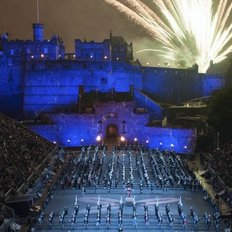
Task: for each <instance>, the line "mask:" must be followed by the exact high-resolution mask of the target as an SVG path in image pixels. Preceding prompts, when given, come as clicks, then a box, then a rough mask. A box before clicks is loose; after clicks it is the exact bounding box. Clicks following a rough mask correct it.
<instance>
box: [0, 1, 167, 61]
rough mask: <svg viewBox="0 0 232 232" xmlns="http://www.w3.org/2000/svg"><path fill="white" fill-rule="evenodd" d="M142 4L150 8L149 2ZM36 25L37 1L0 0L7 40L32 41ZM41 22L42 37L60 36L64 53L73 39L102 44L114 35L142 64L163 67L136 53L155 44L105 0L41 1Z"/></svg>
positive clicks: (71, 47) (153, 56)
mask: <svg viewBox="0 0 232 232" xmlns="http://www.w3.org/2000/svg"><path fill="white" fill-rule="evenodd" d="M143 2H145V3H147V4H149V3H150V5H151V0H144V1H143ZM34 22H36V0H0V33H2V32H8V33H9V36H10V39H23V40H26V39H32V24H33V23H34ZM40 22H41V23H43V24H44V25H45V37H46V39H50V38H51V36H52V35H53V34H54V33H55V34H59V35H60V36H61V37H62V39H63V40H64V43H65V47H66V51H67V52H74V40H75V39H81V40H83V39H86V40H87V41H90V40H94V41H96V42H101V41H103V40H104V39H106V38H109V34H110V30H111V31H112V33H113V35H116V36H123V37H124V38H125V39H126V41H127V42H133V48H134V58H135V59H136V58H138V59H139V60H140V61H141V62H142V63H143V64H146V62H149V64H150V65H153V66H157V64H158V63H161V65H162V64H164V63H165V62H167V61H165V60H161V58H159V57H158V56H156V54H155V53H154V52H147V53H138V54H136V51H138V50H140V49H146V48H156V46H157V43H156V42H155V41H154V39H152V38H151V37H150V36H149V35H148V34H147V33H146V32H145V31H144V30H143V29H142V28H141V27H139V26H137V25H136V24H134V23H132V22H130V21H129V20H128V18H127V17H126V16H125V15H123V14H121V13H119V12H118V11H117V10H116V9H115V8H113V7H112V6H110V5H108V4H106V3H105V2H104V0H40Z"/></svg>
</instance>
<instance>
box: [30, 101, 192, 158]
mask: <svg viewBox="0 0 232 232" xmlns="http://www.w3.org/2000/svg"><path fill="white" fill-rule="evenodd" d="M133 108H134V104H133V102H127V103H126V102H124V103H108V104H107V103H101V104H100V105H99V106H97V108H96V113H95V114H49V118H50V120H51V121H52V122H53V124H52V125H36V126H31V127H30V128H31V129H32V130H33V131H34V132H36V133H38V134H39V135H41V136H42V137H45V138H47V139H48V140H50V141H52V142H54V141H55V142H56V143H58V144H60V145H62V146H65V147H76V146H83V145H94V144H97V142H96V137H97V135H99V134H100V135H101V136H102V138H106V136H107V132H106V131H107V127H108V126H109V125H112V124H113V125H116V126H117V128H118V136H119V137H120V136H121V135H123V136H124V137H125V138H126V141H127V142H128V143H133V142H134V138H137V140H138V142H139V143H146V141H149V147H150V148H155V149H156V148H158V149H162V150H166V149H167V150H171V149H173V150H174V151H176V152H178V153H192V152H193V151H194V145H195V139H196V130H194V129H172V128H157V127H147V126H146V124H147V123H148V119H149V115H148V114H135V113H134V112H133ZM99 122H101V126H99ZM123 124H124V126H123ZM160 143H162V145H161V144H160ZM171 144H173V147H171V146H172V145H171Z"/></svg>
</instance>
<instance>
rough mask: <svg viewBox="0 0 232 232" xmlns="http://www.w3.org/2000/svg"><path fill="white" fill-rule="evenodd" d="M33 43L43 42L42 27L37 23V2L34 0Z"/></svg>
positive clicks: (37, 0)
mask: <svg viewBox="0 0 232 232" xmlns="http://www.w3.org/2000/svg"><path fill="white" fill-rule="evenodd" d="M33 38H34V41H43V40H44V25H43V24H42V23H40V22H39V0H36V23H34V24H33Z"/></svg>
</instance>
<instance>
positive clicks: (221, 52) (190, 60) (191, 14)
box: [105, 0, 232, 72]
mask: <svg viewBox="0 0 232 232" xmlns="http://www.w3.org/2000/svg"><path fill="white" fill-rule="evenodd" d="M105 2H107V3H108V4H110V5H112V6H113V7H115V8H117V9H118V10H119V11H120V12H121V13H123V14H125V15H126V16H127V17H128V18H129V19H130V20H132V21H133V22H135V23H136V24H138V25H139V26H141V27H143V28H144V29H145V30H146V32H147V33H148V34H149V35H150V36H152V37H153V38H154V39H155V40H157V41H159V42H160V43H161V46H160V49H158V50H154V51H156V52H158V53H159V55H160V56H163V57H165V58H166V59H169V60H172V61H174V62H176V63H179V62H181V63H185V65H186V66H192V65H193V64H195V63H196V64H198V66H199V72H206V70H207V69H208V67H209V64H210V61H211V60H212V61H213V63H219V62H221V61H222V60H224V59H226V58H227V55H228V54H229V53H231V52H232V44H231V42H232V24H231V23H229V16H230V13H231V11H232V2H231V0H217V2H214V1H213V0H153V1H152V4H153V6H154V9H153V6H152V7H151V8H150V7H149V6H148V5H146V4H145V3H143V2H142V1H141V0H123V1H122V0H105ZM152 9H153V10H152ZM147 50H150V51H152V49H145V51H147Z"/></svg>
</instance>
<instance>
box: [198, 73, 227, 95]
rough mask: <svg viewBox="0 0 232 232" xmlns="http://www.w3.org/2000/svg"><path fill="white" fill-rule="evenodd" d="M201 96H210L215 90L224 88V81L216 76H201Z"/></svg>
mask: <svg viewBox="0 0 232 232" xmlns="http://www.w3.org/2000/svg"><path fill="white" fill-rule="evenodd" d="M201 79H202V92H201V96H204V97H206V96H210V95H211V94H212V93H213V92H214V91H215V90H218V89H222V88H224V87H225V79H224V78H222V77H221V76H217V75H209V74H207V75H202V77H201Z"/></svg>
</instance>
